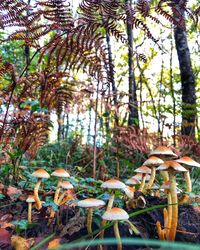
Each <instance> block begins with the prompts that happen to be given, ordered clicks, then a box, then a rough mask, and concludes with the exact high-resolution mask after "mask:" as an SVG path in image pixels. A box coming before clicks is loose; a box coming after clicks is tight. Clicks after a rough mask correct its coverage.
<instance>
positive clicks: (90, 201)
mask: <svg viewBox="0 0 200 250" xmlns="http://www.w3.org/2000/svg"><path fill="white" fill-rule="evenodd" d="M77 205H78V206H79V207H85V208H89V207H100V206H104V205H105V202H104V201H102V200H98V199H94V198H87V199H85V200H82V201H79V202H78V203H77Z"/></svg>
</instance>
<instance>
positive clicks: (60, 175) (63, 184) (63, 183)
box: [26, 168, 73, 223]
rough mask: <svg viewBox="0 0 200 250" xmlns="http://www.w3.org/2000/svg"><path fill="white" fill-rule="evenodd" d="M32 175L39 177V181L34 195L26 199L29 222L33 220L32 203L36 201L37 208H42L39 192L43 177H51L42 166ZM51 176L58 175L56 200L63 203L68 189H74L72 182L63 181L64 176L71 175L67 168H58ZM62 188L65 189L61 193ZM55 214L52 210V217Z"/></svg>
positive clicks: (57, 202)
mask: <svg viewBox="0 0 200 250" xmlns="http://www.w3.org/2000/svg"><path fill="white" fill-rule="evenodd" d="M31 175H32V176H33V177H36V178H38V181H37V183H36V185H35V187H34V195H33V196H29V197H28V198H27V200H26V202H27V203H28V222H29V223H31V222H32V219H31V210H32V203H35V207H36V209H38V210H40V209H41V208H42V202H41V200H40V197H39V194H38V193H39V188H40V185H41V182H42V179H47V178H50V175H49V173H47V171H46V170H44V169H42V168H40V169H38V170H36V171H34V172H33V173H32V174H31ZM51 176H55V177H58V183H57V187H56V191H55V194H54V202H55V203H56V204H57V205H61V204H62V202H63V199H64V197H65V196H66V194H67V190H68V189H73V185H72V184H71V183H69V182H68V181H63V178H67V177H69V176H70V175H69V173H68V172H67V171H66V170H65V169H62V168H58V169H56V170H55V171H54V172H53V173H52V174H51ZM61 190H63V191H62V193H61V194H60V191H61ZM54 215H55V212H54V211H53V210H51V214H50V218H52V217H54Z"/></svg>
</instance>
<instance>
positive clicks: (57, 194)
mask: <svg viewBox="0 0 200 250" xmlns="http://www.w3.org/2000/svg"><path fill="white" fill-rule="evenodd" d="M61 182H62V177H59V178H58V184H57V187H56V191H55V194H54V202H55V203H57V201H58V197H59V193H60V184H61Z"/></svg>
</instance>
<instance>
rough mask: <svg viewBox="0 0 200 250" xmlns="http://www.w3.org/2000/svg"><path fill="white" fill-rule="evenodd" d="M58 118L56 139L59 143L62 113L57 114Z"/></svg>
mask: <svg viewBox="0 0 200 250" xmlns="http://www.w3.org/2000/svg"><path fill="white" fill-rule="evenodd" d="M57 116H58V133H57V139H58V141H60V140H61V139H62V124H61V123H62V122H61V120H62V112H58V113H57Z"/></svg>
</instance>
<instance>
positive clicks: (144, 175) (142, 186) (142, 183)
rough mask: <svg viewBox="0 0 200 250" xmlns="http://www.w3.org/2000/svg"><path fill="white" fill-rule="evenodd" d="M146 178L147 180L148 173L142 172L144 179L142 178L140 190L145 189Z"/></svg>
mask: <svg viewBox="0 0 200 250" xmlns="http://www.w3.org/2000/svg"><path fill="white" fill-rule="evenodd" d="M145 180H146V174H142V180H141V183H140V187H139V189H138V191H141V192H142V191H143V189H144V185H145Z"/></svg>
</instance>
